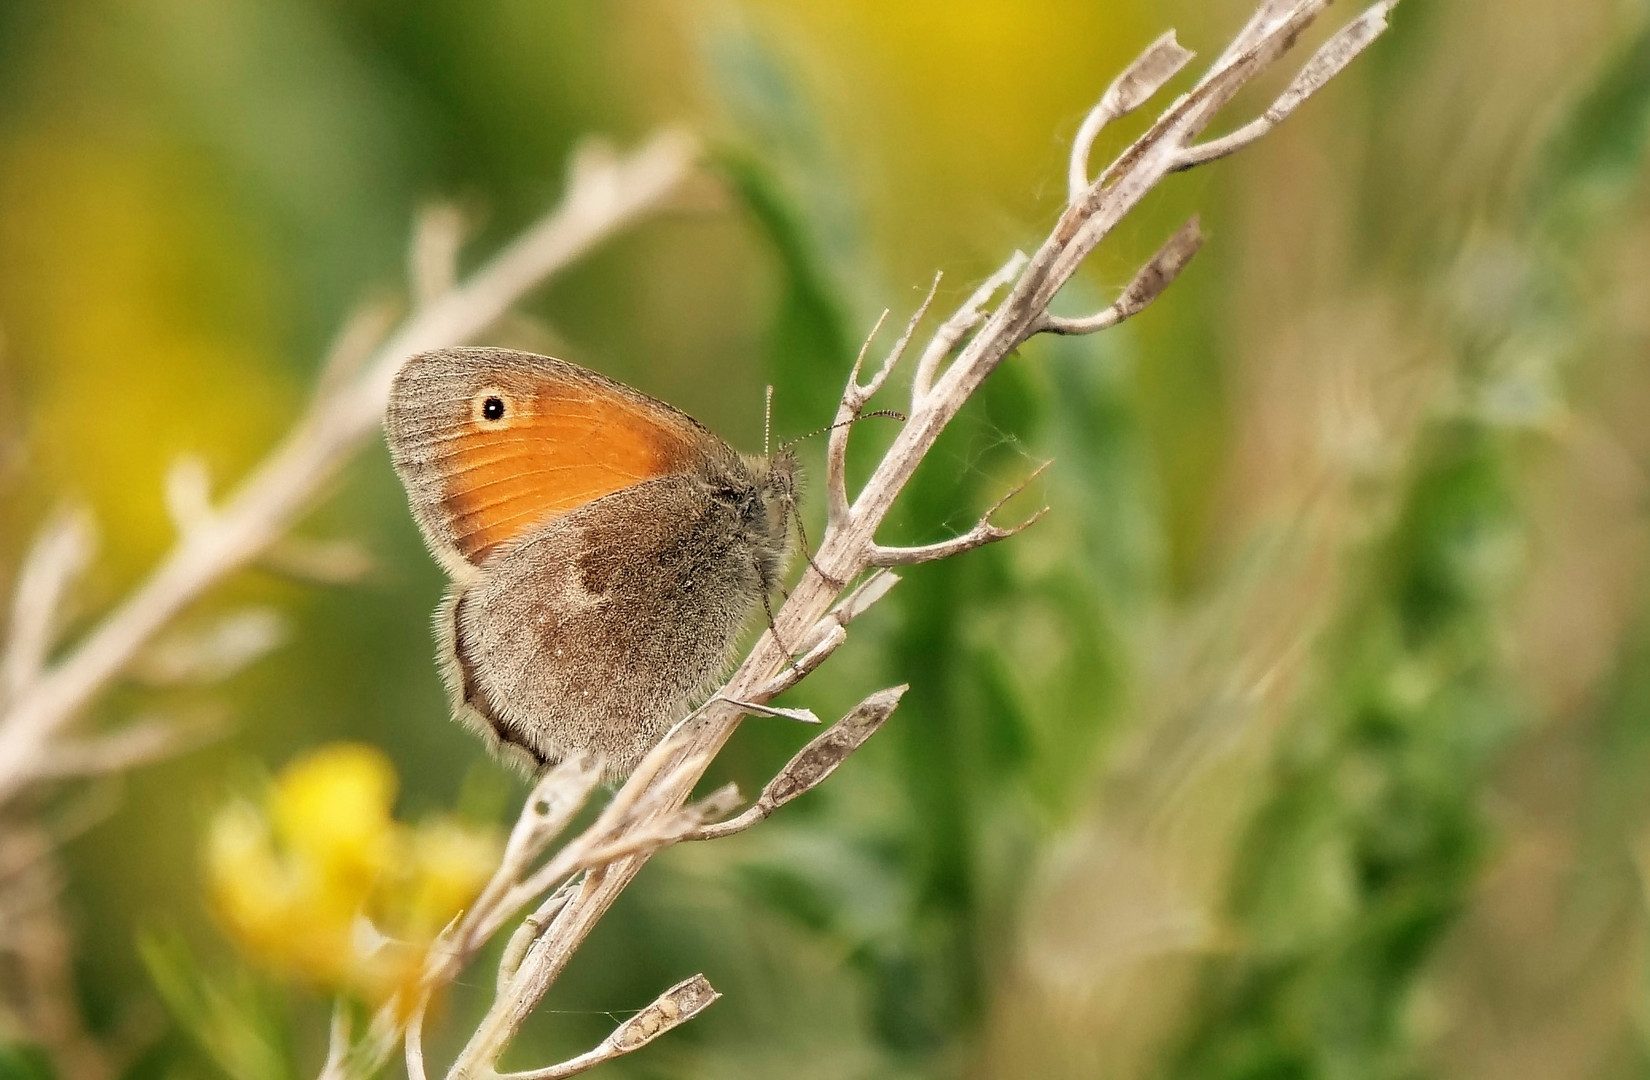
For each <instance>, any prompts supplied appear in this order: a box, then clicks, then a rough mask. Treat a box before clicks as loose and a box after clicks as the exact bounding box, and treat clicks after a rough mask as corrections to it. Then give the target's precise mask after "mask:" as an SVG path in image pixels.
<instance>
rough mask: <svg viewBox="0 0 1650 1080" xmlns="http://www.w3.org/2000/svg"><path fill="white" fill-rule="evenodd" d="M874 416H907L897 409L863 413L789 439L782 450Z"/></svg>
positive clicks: (903, 417)
mask: <svg viewBox="0 0 1650 1080" xmlns="http://www.w3.org/2000/svg"><path fill="white" fill-rule="evenodd" d="M873 416H881V417H886V418H887V419H889V420H904V419H905V414H904V413H902V412H899V411H897V410H895V409H878V410H876V411H875V412H868V413H861V414H860V415H858V416H855V417H852V418H850V419H847V420H838V421H837V422H836V423H834V424H826V425H825V426H824V427H822V428H820V429H819V430H818V431H810V432H808V433H807V434H806V435H798V436H797V437H796V438H794V439H787V440H786V441H785V443H784V444H783V445H782V446H781V447H780V449H781V450H789V449H790V448H791V447H793V446H795V445H796V444H797V443H799V442H801V441H802V440H803V439H811V438H813V437H814V436H815V435H823V434H825V433H826V432H827V431H835V430H836V429H837V428H839V427H847V426H848V425H850V424H857V423H859V422H860V421H861V420H869V419H871V418H872V417H873Z"/></svg>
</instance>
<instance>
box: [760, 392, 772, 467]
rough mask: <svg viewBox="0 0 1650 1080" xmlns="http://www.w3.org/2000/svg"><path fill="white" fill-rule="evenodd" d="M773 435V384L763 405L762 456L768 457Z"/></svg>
mask: <svg viewBox="0 0 1650 1080" xmlns="http://www.w3.org/2000/svg"><path fill="white" fill-rule="evenodd" d="M772 434H773V383H769V384H768V392H767V395H766V397H765V398H764V400H763V403H762V456H763V457H767V456H768V437H769V436H770V435H772Z"/></svg>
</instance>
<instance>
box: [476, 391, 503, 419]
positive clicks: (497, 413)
mask: <svg viewBox="0 0 1650 1080" xmlns="http://www.w3.org/2000/svg"><path fill="white" fill-rule="evenodd" d="M481 416H482V419H484V420H503V419H504V399H503V398H501V397H497V396H493V397H489V398H488V399H487V400H486V401H483V402H482V403H481Z"/></svg>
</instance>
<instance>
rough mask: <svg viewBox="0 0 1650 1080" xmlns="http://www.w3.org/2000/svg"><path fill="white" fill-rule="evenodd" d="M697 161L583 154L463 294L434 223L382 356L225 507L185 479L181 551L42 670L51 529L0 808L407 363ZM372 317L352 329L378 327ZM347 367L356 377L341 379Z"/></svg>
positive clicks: (644, 150) (56, 566)
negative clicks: (415, 303) (408, 310)
mask: <svg viewBox="0 0 1650 1080" xmlns="http://www.w3.org/2000/svg"><path fill="white" fill-rule="evenodd" d="M694 154H695V151H694V147H693V144H692V143H691V141H690V140H688V139H687V138H686V137H684V136H682V135H680V134H677V133H668V132H667V133H665V134H662V135H658V136H655V137H654V138H653V139H651V140H650V141H649V142H647V143H646V144H644V145H643V146H641V147H640V148H639V149H637V150H636V151H634V152H632V153H630V154H627V155H623V156H617V157H615V156H613V155H612V154H610V153H607V152H605V151H601V150H599V149H592V150H587V151H586V152H584V153H581V154H579V155H577V156H576V157H575V159H574V161H573V163H572V166H571V168H570V170H569V177H568V185H567V192H566V195H565V197H564V198H563V200H562V202H561V204H560V205H559V206H557V207H556V208H555V209H554V210H552V211H551V212H550V213H549V214H547V215H545V217H543V218H542V219H540V220H539V221H538V222H537V223H536V224H534V225H533V226H532V227H530V228H529V229H528V230H527V231H526V232H525V233H523V234H522V235H521V236H520V237H519V238H517V239H516V241H515V242H514V243H512V244H511V245H510V246H509V247H507V248H506V249H505V250H504V251H502V252H500V253H499V254H498V256H496V257H495V258H494V259H493V260H492V261H491V262H489V263H488V264H486V265H485V266H483V267H482V268H481V269H480V270H478V271H477V272H476V273H475V274H474V275H472V276H471V277H470V278H469V279H468V280H467V281H465V282H463V283H461V284H451V281H452V278H451V275H450V273H448V271H447V270H444V269H442V268H440V267H437V266H435V262H436V261H437V260H438V259H444V258H450V257H451V256H452V255H453V253H454V252H455V251H456V246H457V228H456V223H455V219H453V218H451V217H450V216H448V217H440V216H437V217H435V218H430V219H426V226H425V228H424V229H422V230H420V236H421V240H420V243H419V244H418V245H416V246H417V251H416V253H415V255H414V262H415V264H416V265H417V267H418V269H417V276H418V288H419V289H420V291H422V292H425V293H428V294H430V295H429V298H428V299H427V300H425V302H423V303H422V305H421V306H419V307H417V308H416V309H415V310H414V311H413V313H412V314H411V315H410V316H409V317H408V318H407V319H406V320H405V321H404V322H403V323H401V325H400V326H399V327H398V328H397V329H395V331H394V332H393V333H391V334H390V335H389V336H388V337H387V338H383V339H382V340H380V341H379V343H378V345H377V347H376V348H373V349H370V350H363V349H362V348H361V341H360V337H361V335H360V333H352V334H347V335H345V340H344V341H343V342H342V343H341V344H340V347H339V349H338V350H337V355H336V357H335V365H336V367H335V366H334V365H333V364H329V371H328V373H327V377H326V378H325V379H323V384H324V386H323V390H322V392H320V393H318V394H317V396H316V398H315V399H314V401H313V402H312V404H311V405H310V407H309V409H308V411H306V412H305V414H304V415H303V416H302V417H300V418H299V420H298V422H297V423H296V424H295V425H294V426H293V428H292V430H291V431H290V433H289V434H288V435H287V437H286V439H285V441H283V442H282V443H281V444H280V445H279V446H278V447H277V448H276V449H275V450H274V451H273V452H272V453H271V454H270V455H269V456H268V457H267V458H265V459H264V461H263V462H262V464H260V465H259V466H258V467H257V468H256V469H255V470H254V471H253V472H252V474H251V475H250V476H249V477H247V479H246V480H245V481H244V482H243V483H242V484H241V486H240V487H239V488H238V489H236V490H235V491H234V492H232V493H231V494H230V495H229V497H228V498H227V499H226V500H225V501H224V502H223V504H222V505H221V506H220V507H216V508H214V507H213V506H212V505H211V502H210V495H209V492H208V491H207V485H206V479H205V475H204V472H202V471H201V470H200V469H198V468H196V467H193V466H187V465H186V466H184V467H182V468H180V469H179V470H176V471H175V472H174V475H173V477H172V479H171V482H170V483H169V484H168V488H169V499H168V501H169V503H170V504H171V506H172V508H173V511H174V516H175V517H176V518H177V520H178V523H179V526H180V530H181V531H180V534H179V537H178V541H177V544H176V546H175V547H174V548H173V550H172V552H171V553H170V554H169V555H168V556H167V557H166V558H165V559H164V560H163V561H162V562H161V564H160V565H159V566H158V567H156V568H155V570H154V572H153V573H152V574H150V576H149V577H148V578H147V579H146V580H145V581H144V582H143V583H142V584H141V585H139V586H138V587H137V589H136V590H135V591H133V592H132V593H131V594H130V595H129V596H128V597H127V598H126V599H125V600H124V601H122V602H121V603H120V605H119V606H117V607H116V608H115V609H114V610H113V611H111V612H110V613H109V614H108V615H107V616H106V617H105V618H104V619H103V620H102V621H101V622H100V623H99V624H98V625H97V626H96V627H94V628H93V629H92V630H91V631H89V632H88V633H87V634H86V636H85V637H84V638H82V639H81V640H80V641H79V642H78V643H77V644H76V645H75V646H74V648H73V649H71V650H70V651H69V652H68V654H67V655H65V656H64V657H63V658H62V659H61V660H60V661H58V662H57V663H55V664H52V665H50V666H46V667H42V664H43V662H44V660H45V656H46V647H47V643H48V641H49V628H50V625H51V621H52V616H53V614H54V611H55V609H56V607H57V605H58V602H59V600H60V596H61V592H62V579H63V578H65V577H66V576H67V574H66V572H65V571H64V570H63V568H62V567H63V565H65V564H72V563H73V561H74V560H72V559H67V558H64V557H60V556H59V555H57V554H54V553H56V552H59V551H60V549H61V550H62V551H68V550H70V548H71V547H72V545H70V544H69V542H68V540H66V539H64V538H65V537H66V536H67V535H68V534H67V533H65V532H63V530H62V528H57V529H56V530H55V531H48V533H47V534H46V536H45V538H44V539H43V540H42V541H41V545H42V547H41V548H37V551H44V552H45V553H46V554H45V555H37V556H36V557H34V558H31V560H30V562H29V566H30V567H31V569H30V570H28V571H26V572H25V574H24V581H23V583H22V584H21V586H20V587H19V589H18V600H17V603H16V605H14V607H15V614H14V617H13V620H12V622H13V627H12V632H11V635H10V637H11V641H10V647H9V648H8V651H7V653H6V655H5V657H4V660H3V662H0V669H3V670H4V672H5V682H6V684H7V687H8V688H9V693H7V694H6V695H5V698H4V702H3V705H0V707H3V709H4V711H3V712H0V806H4V805H6V804H7V803H9V802H11V801H12V800H14V799H15V798H16V797H17V796H18V794H19V793H20V792H21V791H23V790H24V789H25V788H27V787H28V786H30V785H31V784H33V783H35V782H37V781H38V780H40V779H41V778H43V777H46V776H49V775H51V773H52V772H53V769H52V767H51V760H50V759H51V757H52V754H53V753H54V749H55V746H56V740H57V739H58V738H59V737H61V736H62V735H63V734H64V733H65V731H66V729H67V728H68V727H69V726H70V724H71V723H72V722H73V721H74V719H75V718H76V717H77V716H78V715H79V714H80V713H81V712H82V711H83V710H84V709H85V707H86V706H87V705H88V704H89V703H90V702H91V701H92V700H93V699H94V698H95V697H97V695H98V694H99V693H100V692H101V691H102V690H103V689H104V688H105V687H106V686H108V684H109V683H110V682H111V681H112V680H113V679H115V678H116V677H117V676H119V675H120V674H121V673H122V672H123V671H124V670H125V669H126V668H127V667H128V665H130V664H131V663H132V661H133V660H134V658H136V657H137V655H138V654H139V652H140V651H141V650H142V649H143V648H144V646H146V645H147V644H148V643H149V642H150V641H151V640H152V639H153V638H154V637H155V635H156V634H157V633H159V631H160V630H162V629H163V628H164V627H165V626H166V625H167V623H169V622H170V621H171V620H172V619H173V618H174V617H176V616H177V615H178V614H179V613H180V612H181V611H182V610H183V609H184V608H185V607H187V606H188V605H189V604H190V603H192V602H193V601H194V600H196V599H197V598H199V597H200V596H201V595H202V594H203V593H204V592H206V590H208V589H209V588H211V587H212V586H213V585H215V584H216V583H217V582H219V581H221V580H222V579H223V578H225V577H226V576H228V575H229V574H231V573H233V572H234V571H236V570H238V569H240V568H242V567H244V566H246V565H247V564H248V563H250V562H252V561H253V560H254V559H257V558H259V557H260V556H261V555H263V554H264V553H265V552H266V551H268V550H269V549H270V548H271V547H272V545H275V544H276V542H277V541H279V540H280V539H281V538H282V536H283V534H284V533H285V532H286V531H287V530H288V529H289V528H290V527H291V525H292V523H293V521H294V519H295V518H296V517H297V516H298V515H299V514H300V513H301V512H302V511H303V510H304V509H305V508H306V507H308V506H309V505H310V503H311V502H313V501H314V499H315V498H316V497H317V495H318V494H319V493H320V491H321V489H322V487H323V486H324V484H325V483H326V481H327V480H328V479H329V478H330V477H331V476H332V475H333V474H334V473H336V472H337V471H338V469H339V467H340V466H341V465H342V464H343V463H344V462H345V461H347V460H348V459H349V458H350V456H351V455H352V454H353V453H354V452H355V451H356V450H357V449H359V448H360V447H361V446H362V444H364V443H365V442H366V441H367V440H368V439H369V438H370V437H371V436H372V435H373V433H374V432H375V431H376V430H377V429H378V425H379V422H380V420H381V418H382V416H383V410H384V403H385V401H386V400H387V399H388V396H389V387H390V380H391V379H392V378H393V377H394V375H395V372H396V369H397V368H398V367H399V366H400V364H401V362H402V361H403V360H405V359H406V357H408V356H409V355H411V354H413V353H417V352H422V351H424V350H426V349H433V348H440V347H443V346H448V345H457V344H461V343H463V342H465V341H468V340H471V339H473V338H474V337H475V336H476V335H477V334H480V333H481V332H482V331H484V330H486V329H487V327H489V326H490V325H492V324H493V323H494V322H495V321H496V320H497V319H498V318H499V317H500V316H502V315H503V314H505V312H506V311H507V310H508V309H509V308H510V306H511V305H512V304H514V303H515V302H516V301H517V300H519V299H521V298H522V297H523V296H525V295H526V294H527V293H528V292H530V291H531V290H533V289H534V288H536V287H537V286H538V285H539V284H541V283H542V282H543V281H544V280H545V279H546V278H547V277H549V276H551V275H552V274H555V273H556V272H557V271H559V270H561V269H562V268H564V267H565V266H567V265H568V264H569V263H571V262H573V261H574V260H575V259H577V258H579V257H580V256H582V255H583V254H585V252H587V251H589V250H590V249H591V248H592V247H593V246H595V245H596V244H598V243H600V242H601V241H602V240H604V239H605V238H606V237H608V236H609V235H611V234H612V233H613V232H614V231H616V230H618V229H621V228H624V227H625V226H627V225H629V224H630V223H632V222H634V221H635V220H637V219H638V218H640V217H643V216H645V215H647V214H649V213H651V212H653V211H655V210H657V209H658V208H659V207H660V206H661V204H663V203H664V202H665V201H666V199H667V198H668V197H669V196H670V195H671V193H672V192H674V191H675V190H676V188H677V187H678V186H679V185H680V184H681V182H682V181H683V180H684V179H685V178H686V177H687V175H688V173H689V172H690V171H691V169H692V166H693V161H694ZM438 289H439V290H440V291H439V292H437V290H438ZM375 317H376V316H373V317H367V318H364V319H363V320H362V321H361V322H360V323H359V324H358V328H360V327H364V328H365V330H366V331H370V330H372V329H373V327H374V321H373V319H374V318H375ZM363 353H364V354H365V355H364V356H362V354H363ZM356 357H361V358H360V359H356ZM346 368H353V369H356V370H355V372H354V373H351V374H345V373H344V369H346ZM47 555H50V556H51V558H47V557H46V556H47Z"/></svg>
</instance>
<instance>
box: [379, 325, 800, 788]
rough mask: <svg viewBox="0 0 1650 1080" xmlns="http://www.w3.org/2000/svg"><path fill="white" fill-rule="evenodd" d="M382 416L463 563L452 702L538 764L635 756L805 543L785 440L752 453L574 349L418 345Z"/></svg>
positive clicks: (452, 594)
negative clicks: (577, 358) (578, 755)
mask: <svg viewBox="0 0 1650 1080" xmlns="http://www.w3.org/2000/svg"><path fill="white" fill-rule="evenodd" d="M385 430H386V433H387V438H388V441H389V448H390V456H391V459H392V461H393V462H394V465H395V470H396V473H397V475H398V476H399V477H400V479H401V482H402V484H403V485H404V486H405V487H406V489H407V497H408V501H409V503H410V505H411V507H412V512H413V517H414V518H415V519H416V520H417V522H418V526H419V529H420V531H421V532H422V533H423V535H424V540H425V543H426V544H427V545H428V547H429V549H430V551H431V553H432V554H433V555H434V556H435V558H436V559H437V561H439V562H440V564H441V565H442V567H443V568H444V569H445V570H446V572H447V574H448V576H449V577H450V578H451V580H452V583H451V586H450V587H449V588H448V590H447V593H446V596H445V598H444V599H443V601H442V603H441V605H440V606H439V607H438V608H437V610H436V613H435V632H436V639H437V653H438V659H439V661H440V665H441V671H442V675H443V679H444V681H445V682H446V684H447V689H448V692H449V695H450V697H451V700H452V706H453V712H454V715H455V716H456V718H457V719H459V720H460V721H462V722H463V723H465V724H466V725H468V726H469V727H471V728H473V729H475V730H476V731H477V732H479V733H480V734H481V735H482V736H483V738H484V739H486V740H487V741H488V742H489V744H490V745H492V746H493V747H494V748H495V750H496V751H497V752H499V753H500V755H501V756H503V757H505V758H507V759H509V760H512V761H514V762H516V763H518V764H521V765H523V766H525V767H527V768H529V769H531V770H534V771H537V770H541V769H543V768H544V767H546V766H547V765H550V764H553V763H555V762H557V761H559V760H561V759H562V758H563V757H566V756H567V755H569V754H572V753H575V752H578V751H590V752H593V753H595V754H597V755H600V757H601V759H602V760H603V761H604V763H605V770H606V773H607V775H608V776H609V777H610V778H618V777H622V776H625V775H628V774H629V773H630V772H631V771H632V770H633V769H634V768H635V766H636V764H637V763H638V762H639V761H640V760H641V758H642V757H643V756H644V755H645V754H646V753H647V752H648V750H650V749H651V748H652V747H653V746H654V745H655V744H656V743H657V742H658V741H659V739H660V738H661V737H662V736H663V735H664V734H665V732H666V731H668V730H669V728H670V726H671V725H672V724H673V723H675V721H676V720H678V719H680V718H681V716H682V715H683V713H684V711H685V710H686V709H687V708H688V707H689V706H691V705H692V704H693V703H694V702H695V701H696V700H697V699H699V698H702V697H703V696H705V695H706V694H708V693H709V692H710V691H711V690H712V689H713V688H714V687H715V686H716V684H717V682H718V681H719V679H720V677H721V675H722V674H723V673H724V672H725V671H726V669H727V667H728V665H729V663H730V662H731V660H732V652H733V648H734V645H735V644H736V642H737V639H738V637H739V635H740V632H741V631H742V630H743V628H744V627H745V626H746V625H747V623H748V622H749V621H750V619H751V616H752V614H753V612H754V611H755V610H756V609H757V608H758V607H759V606H760V607H761V608H763V609H764V610H767V609H768V608H769V598H770V596H771V595H772V593H773V591H774V589H775V588H776V587H777V586H778V584H779V577H780V574H781V573H782V572H783V570H784V567H785V564H786V562H787V560H788V558H789V555H790V553H791V549H792V543H791V538H790V537H791V529H790V522H791V520H792V519H793V516H794V509H795V502H796V488H797V483H798V472H797V465H796V460H795V458H794V457H793V456H792V455H791V453H790V452H789V451H788V450H782V451H780V452H779V453H777V454H774V455H772V456H771V457H770V456H752V455H747V454H741V453H739V452H737V451H735V450H734V449H733V448H732V447H730V446H729V445H728V444H727V443H725V442H723V441H722V440H721V439H720V438H718V437H717V436H716V435H714V434H712V433H711V432H710V431H709V430H707V429H706V428H705V427H703V426H702V425H701V424H699V423H698V421H696V420H694V419H693V418H692V417H690V416H688V415H687V414H686V413H683V412H681V411H679V410H677V409H674V408H672V407H671V406H669V405H667V404H665V403H664V402H662V401H659V400H657V399H655V398H652V397H649V396H648V395H646V394H643V393H641V392H640V391H638V390H634V389H632V388H630V387H628V386H625V385H624V384H623V383H620V382H616V381H615V380H613V379H610V378H607V377H606V376H604V375H600V374H598V373H596V372H594V371H589V370H586V369H585V368H582V367H579V366H577V365H576V364H570V363H568V362H566V361H565V360H556V359H553V358H551V357H548V356H536V355H533V354H531V353H525V352H515V351H511V350H507V349H490V348H451V349H438V350H436V351H433V352H426V353H420V354H418V355H416V356H414V357H412V358H411V359H409V360H408V361H407V362H406V364H405V365H404V366H403V367H402V368H401V370H400V372H399V373H398V374H397V375H396V377H395V381H394V384H393V386H392V388H391V392H390V401H389V406H388V409H387V412H386V416H385ZM769 621H770V623H771V621H772V618H771V610H770V612H769Z"/></svg>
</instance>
